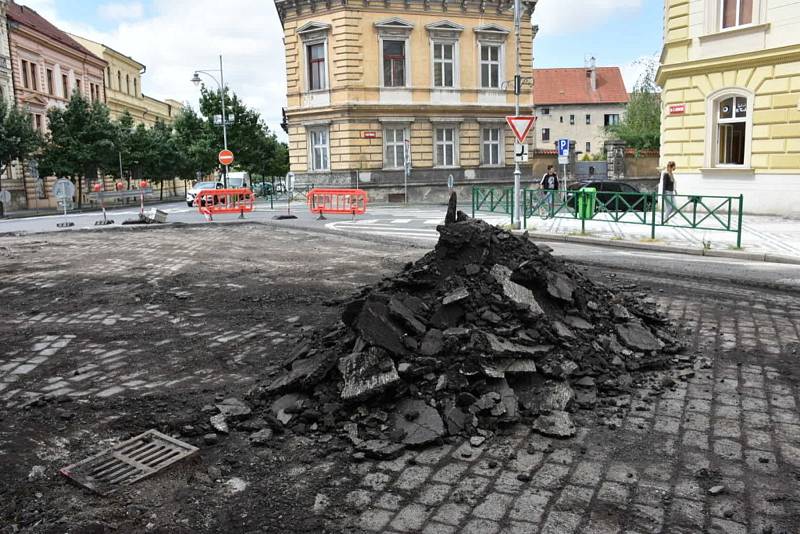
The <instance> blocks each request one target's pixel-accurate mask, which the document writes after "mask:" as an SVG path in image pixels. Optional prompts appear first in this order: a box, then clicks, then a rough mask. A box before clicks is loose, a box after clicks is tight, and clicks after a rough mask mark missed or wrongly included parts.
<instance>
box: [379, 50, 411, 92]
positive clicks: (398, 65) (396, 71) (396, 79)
mask: <svg viewBox="0 0 800 534" xmlns="http://www.w3.org/2000/svg"><path fill="white" fill-rule="evenodd" d="M383 85H384V87H405V85H406V42H405V41H383Z"/></svg>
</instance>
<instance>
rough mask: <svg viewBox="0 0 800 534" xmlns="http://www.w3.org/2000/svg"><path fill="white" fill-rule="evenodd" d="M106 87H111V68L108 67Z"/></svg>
mask: <svg viewBox="0 0 800 534" xmlns="http://www.w3.org/2000/svg"><path fill="white" fill-rule="evenodd" d="M106 73H107V75H106V87H111V67H106Z"/></svg>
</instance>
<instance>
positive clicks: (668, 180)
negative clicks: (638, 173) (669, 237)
mask: <svg viewBox="0 0 800 534" xmlns="http://www.w3.org/2000/svg"><path fill="white" fill-rule="evenodd" d="M675 194H676V191H675V162H674V161H670V162H669V163H667V169H666V170H665V171H664V174H662V175H661V196H662V198H663V199H664V208H663V209H664V216H665V218H664V221H668V220H669V219H670V217H672V214H673V213H675V211H676V208H675Z"/></svg>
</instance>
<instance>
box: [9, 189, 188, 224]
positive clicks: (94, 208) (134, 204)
mask: <svg viewBox="0 0 800 534" xmlns="http://www.w3.org/2000/svg"><path fill="white" fill-rule="evenodd" d="M183 200H184V196H183V195H181V196H177V197H164V200H161V199H158V198H149V199H148V198H146V199H145V200H144V205H145V206H152V205H154V204H171V203H173V202H181V201H183ZM139 205H140V202H139V199H138V198H131V199H130V202H128V203H127V204H125V203H119V202H109V203H108V205H106V210H108V211H109V212H110V211H111V210H116V209H126V208H138V207H139ZM99 211H103V208H101V207H100V204H98V203H96V202H94V203H88V202H87V203H86V204H84V205H83V206H81V208H80V209H78V208H77V207H76V208H73V209H71V210H69V213H70V214H75V213H95V212H99ZM63 213H64V210H60V209H57V208H40V209H38V210H37V209H34V208H31V209H24V210H14V211H6V212H5V213H4V214H3V217H2V218H0V220H2V219H27V218H28V217H42V216H45V215H61V214H63Z"/></svg>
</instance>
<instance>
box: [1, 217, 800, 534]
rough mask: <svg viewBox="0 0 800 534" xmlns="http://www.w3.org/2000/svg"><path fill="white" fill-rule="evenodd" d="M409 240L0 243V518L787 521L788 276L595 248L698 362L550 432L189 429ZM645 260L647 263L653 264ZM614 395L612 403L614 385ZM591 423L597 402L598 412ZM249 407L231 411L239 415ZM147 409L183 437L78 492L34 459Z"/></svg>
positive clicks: (798, 310) (76, 452)
mask: <svg viewBox="0 0 800 534" xmlns="http://www.w3.org/2000/svg"><path fill="white" fill-rule="evenodd" d="M423 253H424V250H422V249H413V248H407V247H402V246H398V245H396V244H394V245H392V244H380V243H375V242H365V241H359V240H355V239H350V238H345V237H339V236H331V235H324V234H315V233H311V232H304V231H298V230H289V229H275V228H270V227H265V226H261V225H236V226H233V225H228V226H224V227H223V226H216V225H209V226H205V227H194V226H192V227H169V228H144V229H134V230H117V231H103V232H75V233H69V234H58V235H54V234H53V235H50V234H48V235H37V236H29V237H5V238H2V239H1V240H0V272H2V276H0V303H1V305H0V459H1V461H0V463H2V465H3V467H4V469H3V483H2V484H0V532H3V533H5V532H17V531H20V530H21V531H23V532H47V533H49V532H54V533H55V532H81V533H88V532H93V533H94V532H164V533H167V532H187V533H189V532H209V533H211V532H276V533H277V532H281V533H285V532H353V533H357V532H430V533H439V532H441V533H449V532H453V533H454V532H467V533H469V532H480V533H493V532H521V533H539V532H546V533H566V532H592V533H595V532H597V533H605V532H670V533H674V532H687V533H688V532H703V531H707V532H719V533H738V532H757V533H762V532H763V533H767V532H772V533H773V534H777V533H780V532H786V533H789V532H794V530H793V529H795V528H796V527H795V525H797V524H800V489H798V488H800V446H798V443H800V417H798V411H797V403H798V402H800V398H798V373H799V372H800V364H798V356H800V354H798V353H799V352H800V300H799V299H798V298H797V296H796V295H791V294H780V293H775V292H770V291H769V290H766V289H748V288H747V287H742V286H737V285H733V284H724V283H719V282H704V281H702V280H687V279H677V280H671V279H669V277H668V276H665V277H654V276H652V275H648V274H645V273H641V272H636V273H631V272H625V271H622V270H612V269H609V268H607V267H605V268H599V269H598V268H591V267H587V268H584V269H586V270H587V271H588V270H593V271H594V276H596V277H598V278H599V279H600V280H602V281H605V282H607V283H617V284H618V283H622V284H631V285H632V284H636V287H637V289H644V288H647V289H649V290H651V291H652V292H653V295H654V296H655V298H656V300H657V301H658V303H659V305H660V306H661V307H662V309H663V310H665V311H666V312H667V313H668V314H669V315H670V317H671V318H672V319H674V320H677V321H681V322H682V323H683V325H684V326H686V327H688V328H690V329H691V332H692V334H691V336H690V338H689V339H688V341H689V343H690V350H695V351H699V352H701V354H702V355H704V356H706V357H708V358H709V359H710V360H711V365H710V366H709V368H708V369H701V370H698V371H697V372H696V373H695V374H694V376H687V377H685V380H677V381H676V382H675V383H674V384H665V387H664V388H662V391H661V393H660V394H659V393H658V392H652V393H653V394H652V395H649V394H648V395H645V396H644V398H632V399H628V402H629V403H630V410H629V411H625V412H623V413H624V417H622V418H621V419H620V421H619V424H618V425H608V424H603V423H604V420H601V419H600V418H594V417H592V416H591V414H581V415H579V416H578V417H577V420H576V422H577V423H578V426H579V428H578V435H577V436H576V437H575V438H573V439H570V440H564V441H558V440H551V439H547V438H543V437H541V436H537V435H535V434H533V433H531V432H530V431H529V430H528V429H526V428H523V427H514V428H511V429H510V430H509V431H508V432H507V433H506V434H505V435H498V436H495V437H494V438H492V439H490V440H488V441H487V442H486V443H483V444H481V445H480V446H476V447H473V446H471V445H470V444H469V443H468V442H463V441H461V440H456V439H450V440H447V441H445V443H443V444H442V445H441V446H437V447H433V448H428V449H425V450H422V451H410V452H406V453H404V455H403V456H401V457H400V458H398V459H395V460H391V461H373V460H366V461H361V462H355V461H353V458H352V451H350V450H349V449H348V447H347V446H346V442H345V441H344V440H343V439H340V438H338V437H335V438H333V439H332V440H331V441H330V442H329V443H327V444H323V445H322V446H321V445H320V443H319V442H317V441H314V440H312V439H310V438H307V437H295V436H291V435H288V434H283V435H281V434H275V435H274V436H272V438H271V439H269V440H267V442H266V444H265V445H266V446H258V447H256V446H254V444H251V443H250V442H249V440H248V436H249V435H250V432H242V431H239V430H234V431H232V432H231V434H230V435H224V434H218V435H217V437H216V442H215V440H211V439H207V438H206V436H207V434H208V433H209V430H210V429H209V427H208V413H207V412H204V408H205V409H206V410H208V405H213V404H214V403H215V401H216V402H218V401H220V400H222V399H223V398H229V397H237V398H244V397H245V394H246V392H247V391H248V389H249V388H250V387H251V386H252V385H253V384H254V382H255V380H256V378H257V377H258V376H261V375H263V374H264V373H265V372H268V371H269V370H270V369H272V368H274V367H275V366H276V365H277V364H278V362H280V361H282V360H283V359H284V358H285V357H286V355H287V354H288V353H289V352H290V351H291V348H292V345H293V341H294V340H295V339H297V338H299V337H300V334H301V332H303V330H304V329H310V328H317V327H324V326H328V325H330V324H331V323H332V322H333V321H335V320H336V318H337V317H338V310H337V308H336V307H333V306H328V305H326V304H329V303H330V301H332V300H339V299H344V298H345V297H347V295H349V294H350V293H351V292H352V291H353V290H355V289H356V288H358V287H360V286H362V285H365V284H370V283H374V282H376V281H378V280H380V279H381V278H382V277H383V276H387V275H389V274H392V273H394V272H396V271H397V270H399V269H400V268H401V267H402V266H403V265H404V264H405V263H406V262H408V261H413V260H416V259H417V258H419V257H420V256H421V255H422V254H423ZM665 274H668V273H665ZM620 402H623V403H624V402H626V401H625V399H622V400H621V401H620ZM606 423H607V422H606ZM259 425H264V426H266V424H265V423H264V422H263V421H252V424H251V425H250V426H251V431H253V430H257V428H258V427H259ZM150 428H156V429H158V430H160V431H163V432H166V433H169V434H173V435H175V436H178V437H180V438H181V439H183V440H185V441H188V442H190V443H192V444H195V445H197V446H199V447H200V448H201V452H200V455H199V456H197V457H196V458H194V459H191V460H188V461H185V462H183V463H181V464H179V465H177V466H176V467H174V468H173V469H170V470H169V471H165V472H163V473H159V474H157V475H156V476H155V477H153V478H151V479H148V480H145V481H142V482H139V483H137V484H135V485H133V486H130V487H127V488H123V489H121V490H120V491H119V492H117V493H115V494H113V495H111V496H109V497H98V496H96V495H93V494H91V493H89V492H88V491H86V490H84V489H82V488H80V487H78V486H75V485H73V484H71V483H69V482H68V481H67V480H66V479H63V478H62V477H60V475H58V469H59V468H60V467H63V466H65V465H68V464H71V463H73V462H76V461H79V460H81V459H83V458H85V457H87V456H89V455H91V454H94V453H96V452H98V451H100V450H101V449H103V448H104V447H107V446H108V445H110V444H112V443H114V442H116V441H118V440H122V439H127V438H128V437H130V436H133V435H135V434H138V433H141V432H143V431H145V430H147V429H150Z"/></svg>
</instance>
